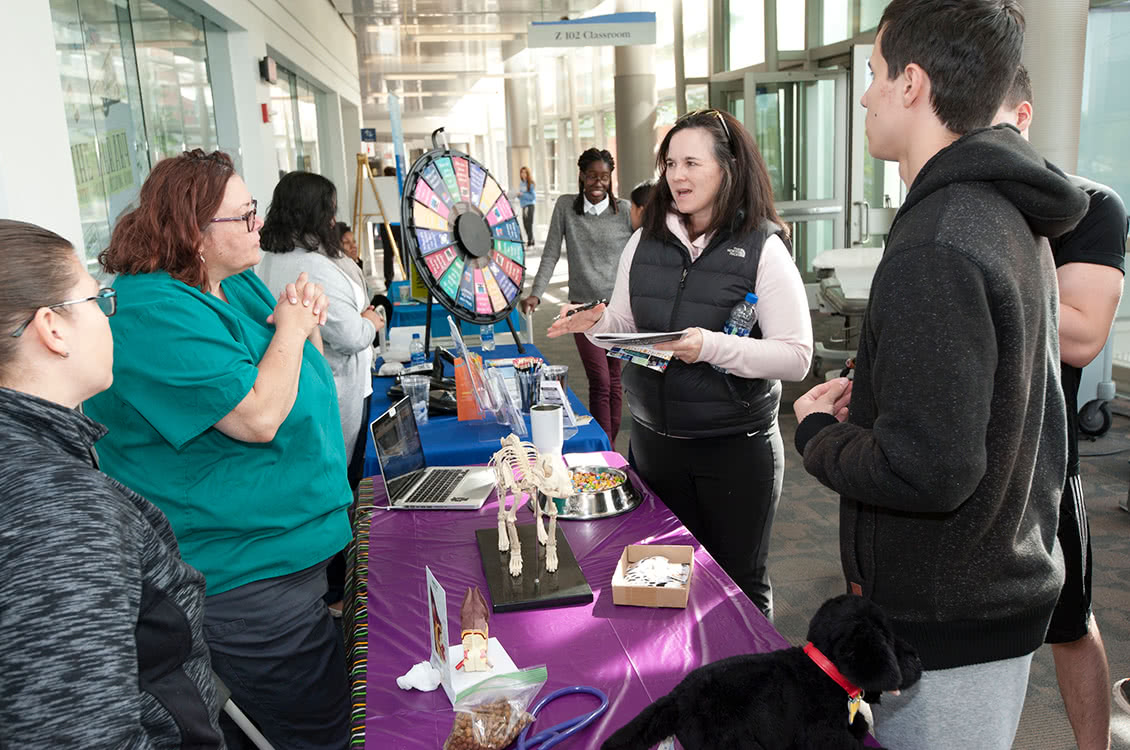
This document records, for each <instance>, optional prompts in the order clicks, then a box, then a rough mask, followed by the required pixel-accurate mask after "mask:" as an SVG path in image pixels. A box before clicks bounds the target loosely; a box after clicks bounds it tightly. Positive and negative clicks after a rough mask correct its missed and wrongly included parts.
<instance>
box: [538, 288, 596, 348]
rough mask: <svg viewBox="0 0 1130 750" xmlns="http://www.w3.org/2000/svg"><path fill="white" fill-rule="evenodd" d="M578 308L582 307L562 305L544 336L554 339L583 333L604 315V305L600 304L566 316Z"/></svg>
mask: <svg viewBox="0 0 1130 750" xmlns="http://www.w3.org/2000/svg"><path fill="white" fill-rule="evenodd" d="M534 299H537V297H534ZM578 307H583V305H562V306H561V311H560V312H559V313H557V317H556V318H554V320H553V325H551V326H550V327H549V330H548V331H546V336H548V337H549V338H551V339H555V338H557V337H558V336H564V335H565V334H567V333H584V332H585V331H587V330H588V329H590V328H592V327H593V326H594V325H596V321H598V320H600V318H601V316H602V315H604V308H605V307H606V305H605V304H604V303H603V302H602V303H600V304H599V305H597V306H596V307H593V308H590V309H588V310H582V311H581V312H579V313H574V314H573V315H566V313H568V312H569V311H570V310H573V309H575V308H578Z"/></svg>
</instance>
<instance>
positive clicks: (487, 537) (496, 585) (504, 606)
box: [475, 523, 592, 612]
mask: <svg viewBox="0 0 1130 750" xmlns="http://www.w3.org/2000/svg"><path fill="white" fill-rule="evenodd" d="M475 538H476V539H477V540H478V542H479V555H480V557H482V560H483V571H484V572H485V573H486V576H487V586H488V587H489V588H490V602H491V609H492V610H493V611H495V612H517V611H519V610H523V609H545V608H548V607H568V606H572V605H574V604H588V603H589V602H591V601H592V589H591V588H589V584H588V582H587V581H586V580H585V576H584V574H583V573H581V566H580V565H579V564H577V558H576V557H575V556H574V555H573V550H572V548H571V547H570V546H569V541H568V540H567V539H566V538H565V535H564V534H562V533H561V530H560V529H558V531H557V563H558V564H557V572H556V573H548V572H546V570H545V547H544V546H542V545H540V544H538V537H537V526H536V525H535V524H532V523H528V524H524V525H519V526H518V539H519V540H520V541H521V543H522V575H520V576H517V577H514V576H512V575H510V553H509V552H499V551H498V527H497V526H494V527H492V528H489V529H477V530H476V531H475Z"/></svg>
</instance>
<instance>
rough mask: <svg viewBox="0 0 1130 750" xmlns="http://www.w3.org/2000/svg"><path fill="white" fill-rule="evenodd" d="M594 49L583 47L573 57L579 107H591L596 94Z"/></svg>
mask: <svg viewBox="0 0 1130 750" xmlns="http://www.w3.org/2000/svg"><path fill="white" fill-rule="evenodd" d="M592 49H593V48H592V47H582V48H581V49H579V50H577V53H576V55H575V56H574V57H573V60H572V61H573V75H574V77H575V80H576V92H577V106H578V107H591V106H592V104H593V99H595V98H596V92H595V91H594V90H593V78H592V59H593V54H592Z"/></svg>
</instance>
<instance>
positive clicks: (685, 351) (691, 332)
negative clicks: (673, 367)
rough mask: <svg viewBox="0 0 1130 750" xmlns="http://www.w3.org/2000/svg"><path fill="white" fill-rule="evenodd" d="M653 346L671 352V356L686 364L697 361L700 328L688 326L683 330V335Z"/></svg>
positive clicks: (700, 343)
mask: <svg viewBox="0 0 1130 750" xmlns="http://www.w3.org/2000/svg"><path fill="white" fill-rule="evenodd" d="M655 348H656V349H659V350H661V351H665V352H671V356H672V357H674V358H675V359H679V360H682V361H683V362H686V363H688V364H691V363H694V362H697V361H698V355H700V354H702V329H701V328H688V329H687V330H685V331H683V335H682V336H680V337H679V338H677V339H675V340H674V341H668V342H666V343H663V344H656V345H655Z"/></svg>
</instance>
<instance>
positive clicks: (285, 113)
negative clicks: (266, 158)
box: [270, 66, 320, 177]
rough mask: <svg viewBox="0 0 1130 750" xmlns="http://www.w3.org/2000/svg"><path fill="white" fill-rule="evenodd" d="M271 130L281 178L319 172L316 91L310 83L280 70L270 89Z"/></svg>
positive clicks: (280, 68) (280, 67) (283, 69)
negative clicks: (293, 173) (295, 174)
mask: <svg viewBox="0 0 1130 750" xmlns="http://www.w3.org/2000/svg"><path fill="white" fill-rule="evenodd" d="M270 92H271V102H270V113H271V130H272V131H273V133H274V143H275V163H276V166H277V167H278V170H279V176H280V177H281V176H283V175H284V174H286V173H287V172H317V171H318V170H319V168H320V162H319V159H318V103H317V90H316V89H315V88H314V87H313V86H311V85H310V83H309V82H308V81H306V80H305V79H303V78H300V77H298V76H297V75H296V74H294V73H293V72H291V71H289V70H287V69H286V68H283V67H282V66H279V68H278V80H277V81H276V82H275V83H272V84H271V86H270Z"/></svg>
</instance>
